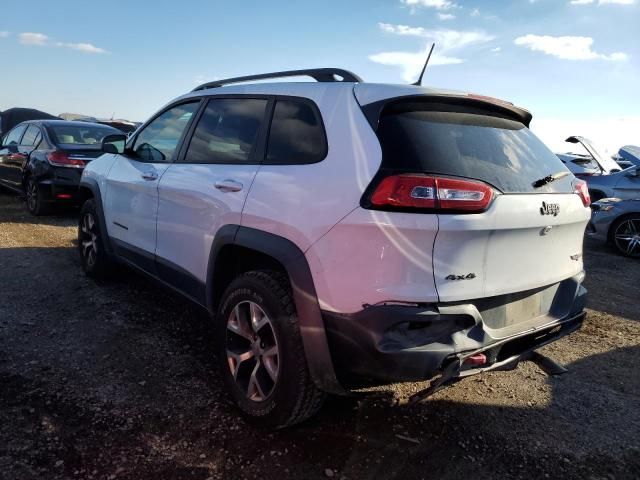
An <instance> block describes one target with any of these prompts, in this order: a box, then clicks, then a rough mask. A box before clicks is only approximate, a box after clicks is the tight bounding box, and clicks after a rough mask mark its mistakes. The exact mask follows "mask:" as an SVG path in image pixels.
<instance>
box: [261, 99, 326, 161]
mask: <svg viewBox="0 0 640 480" xmlns="http://www.w3.org/2000/svg"><path fill="white" fill-rule="evenodd" d="M326 155H327V139H326V137H325V133H324V127H323V125H322V120H321V117H320V112H318V110H317V108H315V107H314V106H312V104H311V103H309V102H303V101H300V100H294V99H291V100H278V101H277V102H276V108H275V109H274V112H273V120H272V121H271V130H270V132H269V146H268V148H267V159H266V162H265V163H267V164H271V165H274V164H285V165H290V164H305V163H316V162H319V161H321V160H323V159H324V157H326Z"/></svg>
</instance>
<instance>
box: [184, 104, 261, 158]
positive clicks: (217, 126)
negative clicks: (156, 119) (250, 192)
mask: <svg viewBox="0 0 640 480" xmlns="http://www.w3.org/2000/svg"><path fill="white" fill-rule="evenodd" d="M266 107H267V100H259V99H254V98H219V99H215V98H214V99H211V100H209V103H208V104H207V108H206V109H205V111H204V113H203V114H202V117H201V118H200V121H199V122H198V126H197V127H196V129H195V132H194V133H193V137H192V139H191V143H190V144H189V149H188V150H187V154H186V156H185V159H184V162H185V163H232V164H233V163H236V164H237V163H240V164H241V163H252V162H253V160H254V159H253V157H252V152H253V150H254V148H255V145H256V141H257V139H258V132H259V131H260V126H261V125H262V122H263V120H264V116H265V108H266Z"/></svg>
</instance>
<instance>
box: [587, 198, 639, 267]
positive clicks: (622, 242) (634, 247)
mask: <svg viewBox="0 0 640 480" xmlns="http://www.w3.org/2000/svg"><path fill="white" fill-rule="evenodd" d="M591 208H592V210H593V213H592V215H591V222H590V223H589V226H588V227H587V234H588V235H589V236H590V237H594V238H596V239H599V240H602V241H605V242H610V243H611V244H612V245H613V246H614V247H615V248H616V250H618V252H620V253H621V254H622V255H626V256H628V257H636V258H640V198H637V199H632V200H620V199H619V198H604V199H602V200H599V201H597V202H595V203H593V204H592V205H591Z"/></svg>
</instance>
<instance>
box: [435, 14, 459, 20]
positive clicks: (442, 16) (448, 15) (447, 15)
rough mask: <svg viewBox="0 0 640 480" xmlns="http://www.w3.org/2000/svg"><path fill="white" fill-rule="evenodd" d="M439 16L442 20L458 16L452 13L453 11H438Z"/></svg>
mask: <svg viewBox="0 0 640 480" xmlns="http://www.w3.org/2000/svg"><path fill="white" fill-rule="evenodd" d="M438 18H439V19H440V20H453V19H454V18H456V16H455V15H452V14H451V13H440V12H438Z"/></svg>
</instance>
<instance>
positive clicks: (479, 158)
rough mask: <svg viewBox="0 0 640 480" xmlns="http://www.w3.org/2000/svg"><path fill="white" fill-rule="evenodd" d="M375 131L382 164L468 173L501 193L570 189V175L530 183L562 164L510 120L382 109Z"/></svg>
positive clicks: (402, 168) (407, 169) (559, 169)
mask: <svg viewBox="0 0 640 480" xmlns="http://www.w3.org/2000/svg"><path fill="white" fill-rule="evenodd" d="M394 110H395V109H394ZM377 133H378V137H379V139H380V143H381V145H382V151H383V168H384V169H390V170H395V171H404V172H424V173H432V174H441V175H454V176H459V177H467V178H474V179H478V180H482V181H484V182H486V183H488V184H490V185H493V186H494V187H496V188H497V189H498V190H500V191H502V192H505V193H527V192H536V193H544V192H563V193H564V192H567V193H568V192H572V191H573V187H572V179H573V177H572V176H571V175H568V176H566V177H564V178H562V179H559V180H557V181H555V182H552V183H549V184H547V185H545V186H543V187H540V188H535V187H534V186H533V184H534V183H535V182H536V181H537V180H539V179H541V178H544V177H546V176H548V175H552V174H556V173H559V172H565V171H567V168H566V167H565V166H564V165H563V163H562V162H561V161H560V159H559V158H558V157H557V156H556V155H555V154H554V153H553V152H551V151H550V150H549V149H548V148H547V147H546V146H545V145H544V144H543V143H542V142H541V141H540V140H539V139H538V138H537V137H536V136H535V135H534V134H533V133H532V132H531V131H530V130H529V129H528V128H527V127H526V126H525V125H523V124H522V123H520V122H517V121H514V120H509V119H505V118H501V117H494V116H489V115H483V114H477V113H461V112H438V111H415V110H413V111H400V112H398V113H395V111H392V112H390V113H387V114H385V113H383V115H382V117H381V119H380V123H379V127H378V131H377Z"/></svg>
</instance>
